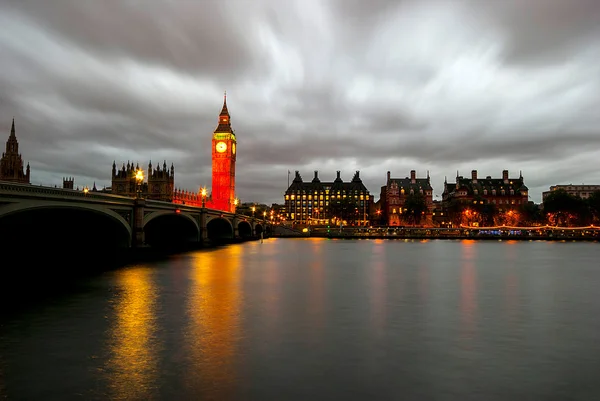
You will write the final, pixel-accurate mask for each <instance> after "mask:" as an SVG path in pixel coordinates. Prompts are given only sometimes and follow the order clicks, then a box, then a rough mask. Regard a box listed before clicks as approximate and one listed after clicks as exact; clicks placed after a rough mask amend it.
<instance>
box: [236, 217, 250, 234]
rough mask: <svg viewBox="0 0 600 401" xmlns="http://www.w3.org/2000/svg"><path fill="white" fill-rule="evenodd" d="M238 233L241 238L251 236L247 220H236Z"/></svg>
mask: <svg viewBox="0 0 600 401" xmlns="http://www.w3.org/2000/svg"><path fill="white" fill-rule="evenodd" d="M238 234H239V236H240V237H241V238H249V237H252V226H251V225H250V223H248V222H247V221H244V220H242V221H239V222H238Z"/></svg>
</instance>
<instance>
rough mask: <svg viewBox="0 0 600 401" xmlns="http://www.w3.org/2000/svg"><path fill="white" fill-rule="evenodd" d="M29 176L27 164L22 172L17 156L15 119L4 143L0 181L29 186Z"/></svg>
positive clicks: (29, 171)
mask: <svg viewBox="0 0 600 401" xmlns="http://www.w3.org/2000/svg"><path fill="white" fill-rule="evenodd" d="M30 176H31V169H30V168H29V163H27V168H26V170H25V171H23V158H22V157H21V155H20V154H19V142H18V141H17V136H16V134H15V119H14V118H13V121H12V127H11V129H10V135H9V137H8V141H6V150H5V152H4V153H2V158H1V159H0V181H10V182H19V183H23V184H29V183H31V180H30Z"/></svg>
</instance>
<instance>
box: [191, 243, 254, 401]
mask: <svg viewBox="0 0 600 401" xmlns="http://www.w3.org/2000/svg"><path fill="white" fill-rule="evenodd" d="M241 252H242V246H241V245H235V246H230V247H228V248H226V249H221V250H217V251H212V252H198V253H196V254H194V255H193V267H192V270H191V272H190V274H191V288H190V296H189V301H188V315H189V317H190V322H189V327H188V330H187V332H186V345H187V348H188V349H189V354H190V358H191V360H190V367H189V370H188V372H187V377H186V378H185V379H184V380H185V381H186V387H188V392H187V394H189V395H192V396H193V398H192V399H200V397H202V398H209V399H216V400H227V399H229V398H231V397H232V396H233V389H234V387H235V383H236V370H235V366H234V362H235V361H236V359H237V358H236V353H237V350H236V345H237V342H238V340H239V331H240V330H239V325H240V302H241V289H240V276H241V273H240V272H241V267H240V254H241ZM198 392H201V394H198Z"/></svg>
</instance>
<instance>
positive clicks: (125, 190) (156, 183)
mask: <svg viewBox="0 0 600 401" xmlns="http://www.w3.org/2000/svg"><path fill="white" fill-rule="evenodd" d="M140 170H141V169H140V166H139V164H138V165H135V166H134V165H133V163H131V164H130V163H129V162H127V166H125V164H123V167H121V169H119V170H117V165H116V163H114V162H113V166H112V179H111V193H113V194H115V195H124V196H130V197H136V196H137V194H138V191H139V192H140V195H141V196H143V197H144V198H146V199H153V200H160V201H164V202H172V201H173V194H174V186H173V185H174V182H175V167H174V166H173V164H171V168H170V169H169V168H167V162H166V161H165V162H164V163H163V166H162V169H161V167H160V164H159V165H158V166H157V167H156V168H155V169H153V168H152V162H150V163H149V164H148V175H146V176H145V177H144V180H145V181H146V182H142V183H141V184H140V185H139V187H138V182H137V180H136V174H137V172H138V171H140Z"/></svg>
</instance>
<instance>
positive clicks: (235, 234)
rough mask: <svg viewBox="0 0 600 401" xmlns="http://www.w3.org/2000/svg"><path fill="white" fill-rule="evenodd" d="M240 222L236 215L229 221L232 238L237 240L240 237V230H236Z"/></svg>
mask: <svg viewBox="0 0 600 401" xmlns="http://www.w3.org/2000/svg"><path fill="white" fill-rule="evenodd" d="M239 222H240V219H239V217H238V215H237V214H234V215H233V219H232V221H231V225H232V226H233V238H239V237H240V230H239V229H238V223H239Z"/></svg>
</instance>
